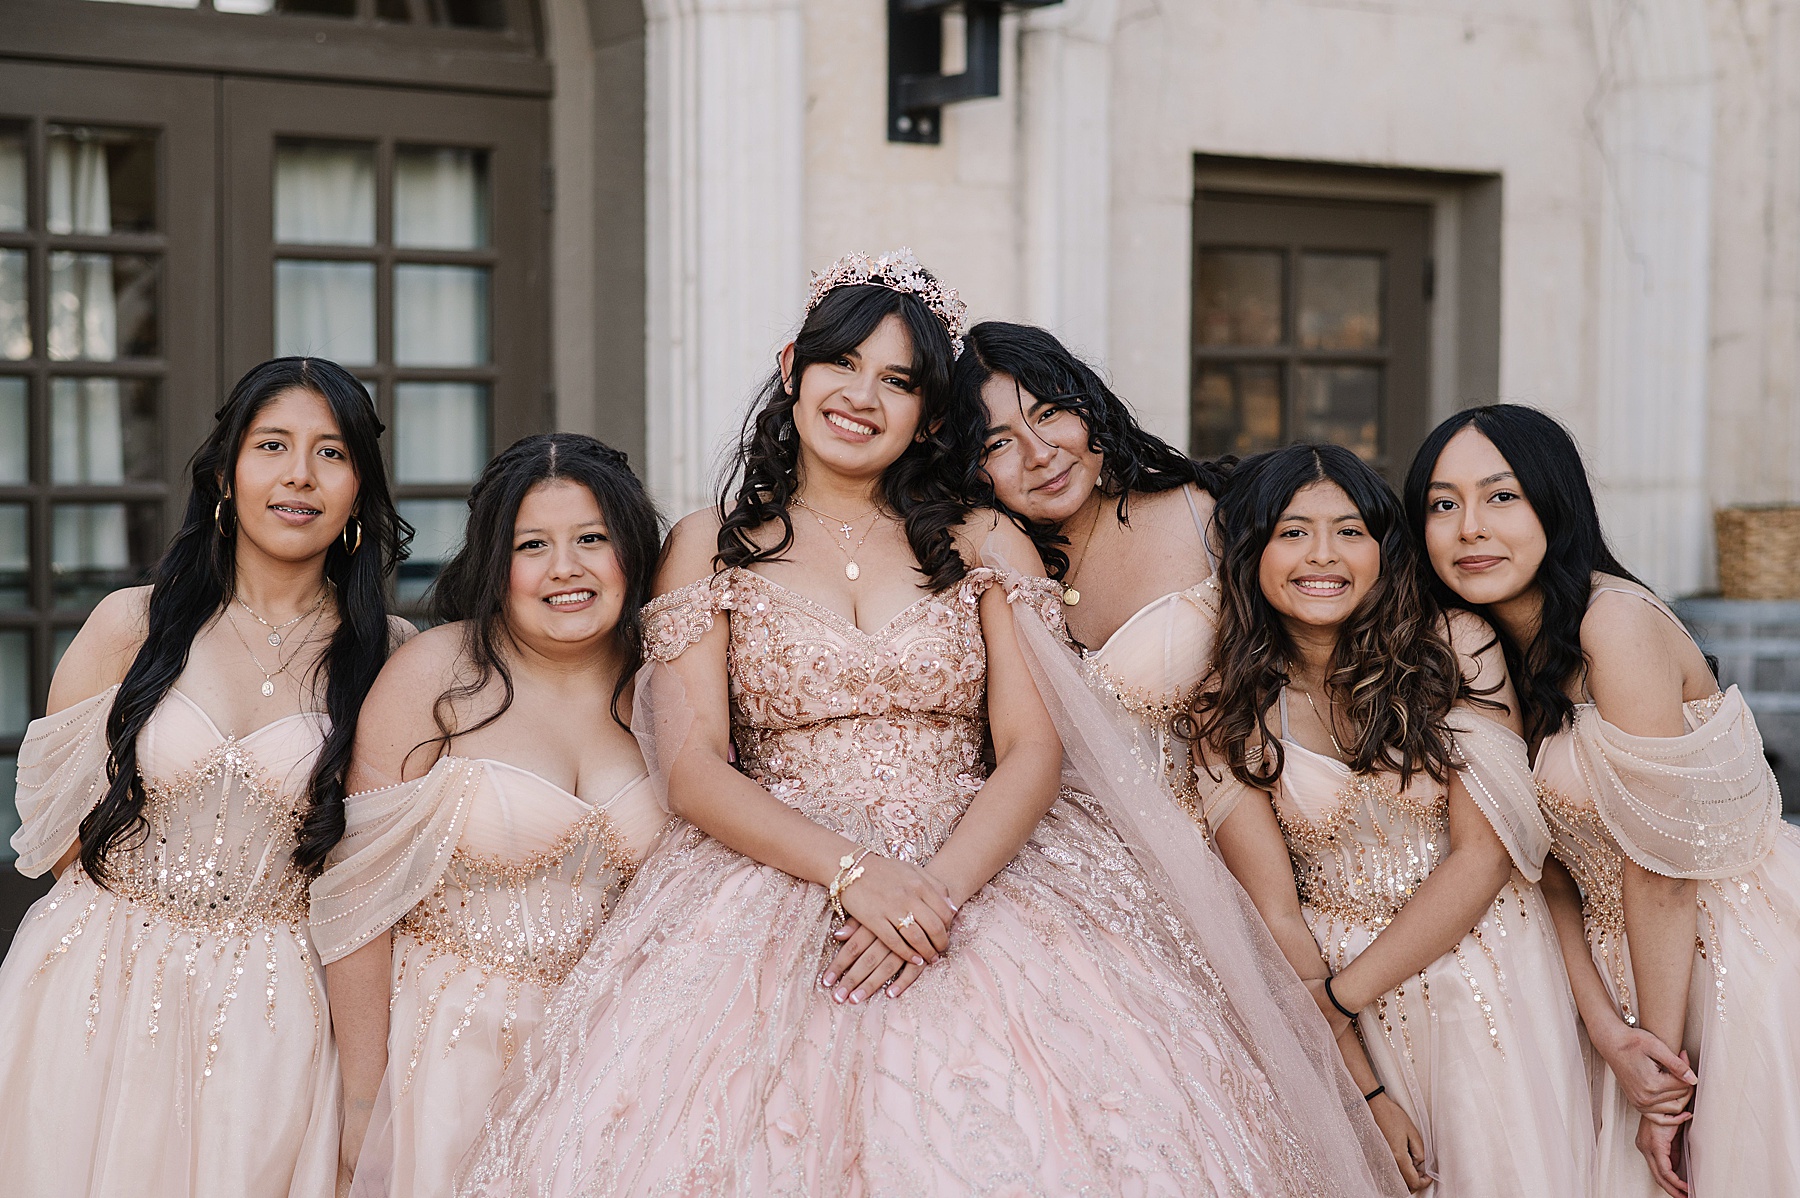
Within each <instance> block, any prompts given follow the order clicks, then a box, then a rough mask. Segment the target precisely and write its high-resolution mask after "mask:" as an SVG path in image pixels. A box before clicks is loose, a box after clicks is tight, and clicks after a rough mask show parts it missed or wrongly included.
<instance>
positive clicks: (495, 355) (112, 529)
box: [0, 0, 551, 948]
mask: <svg viewBox="0 0 1800 1198" xmlns="http://www.w3.org/2000/svg"><path fill="white" fill-rule="evenodd" d="M542 41H543V39H542V34H541V27H540V20H539V14H538V12H537V10H536V8H535V4H534V3H533V0H155V2H154V3H143V2H131V0H126V2H103V0H10V2H9V4H8V14H7V20H6V21H5V22H0V63H4V65H0V865H5V864H8V863H9V862H10V856H9V854H8V850H7V849H5V848H4V839H5V837H6V836H8V835H10V832H11V830H12V829H11V821H12V819H13V817H14V811H13V803H12V793H11V791H12V785H13V773H14V760H15V757H16V753H17V750H18V746H19V743H20V738H21V736H22V734H23V732H24V730H25V725H26V723H27V721H28V720H29V719H30V718H32V717H33V716H35V715H37V714H39V713H41V712H42V711H43V704H44V697H45V695H46V693H47V691H48V689H49V683H50V677H51V674H52V672H53V671H54V669H55V665H56V661H57V659H58V657H59V656H60V654H61V651H62V649H63V648H65V647H66V646H67V644H68V642H69V640H70V639H71V638H72V637H73V635H74V632H75V630H76V629H77V628H79V627H80V624H81V621H82V619H83V618H84V617H85V615H86V613H87V612H88V611H89V610H90V609H91V607H92V605H93V603H94V602H95V601H97V600H98V598H99V597H100V596H101V595H103V594H105V593H106V592H107V591H108V590H111V589H113V588H115V587H118V586H124V585H129V584H131V583H133V582H135V581H138V580H139V579H141V577H142V576H143V572H144V570H145V569H146V567H147V566H148V565H149V564H150V563H151V562H152V561H154V560H155V558H156V556H157V555H158V554H159V553H160V552H161V549H162V546H163V544H164V542H165V541H166V539H167V537H168V535H169V533H170V532H171V531H172V529H173V526H174V521H175V520H176V519H177V518H178V516H179V512H180V509H181V504H182V503H183V501H184V498H185V496H184V490H185V488H184V485H183V474H184V466H185V463H186V459H187V456H188V454H189V453H190V452H191V451H192V449H193V447H194V445H195V444H196V443H197V441H198V440H199V438H200V437H201V436H202V435H203V434H204V431H205V429H206V428H207V427H208V425H209V423H210V420H211V414H212V411H213V409H214V408H215V407H216V406H217V404H218V402H219V400H220V398H221V397H222V395H223V394H224V390H225V388H227V387H228V386H229V385H230V383H231V382H232V381H233V380H234V379H235V378H236V377H237V376H238V375H239V374H241V373H242V372H243V370H245V369H246V368H247V367H249V366H250V365H253V364H254V363H256V362H258V361H260V360H262V359H264V358H267V357H270V356H272V355H274V354H277V353H312V354H318V355H321V356H325V357H330V358H334V359H336V360H338V361H340V362H342V363H344V364H345V365H347V366H349V367H351V368H352V369H353V370H354V371H355V372H356V373H357V374H358V375H359V377H361V378H362V379H363V380H364V382H365V383H366V384H367V386H368V388H369V392H370V396H371V399H372V400H373V401H374V402H375V404H376V405H377V407H378V409H379V411H380V412H381V415H382V419H383V421H384V422H385V423H386V424H387V426H388V435H387V438H386V449H387V453H388V461H389V466H390V469H391V471H392V473H393V477H394V479H395V482H396V490H397V493H398V496H399V498H400V502H401V505H402V509H403V511H404V513H405V514H406V516H407V517H408V518H409V519H410V520H411V521H412V522H413V523H414V524H415V525H416V526H417V527H418V529H419V536H418V539H417V541H416V543H415V555H414V559H413V562H412V563H410V564H409V565H408V567H407V568H406V569H405V570H404V571H403V574H402V576H401V577H400V578H399V579H398V580H397V584H396V586H397V598H398V599H399V601H400V602H401V604H402V605H403V606H404V605H407V604H410V603H413V602H415V601H416V600H417V599H418V598H419V596H420V595H421V594H422V592H423V591H424V589H425V587H426V586H427V585H428V584H429V581H430V579H431V577H432V576H433V574H434V573H435V570H436V567H437V565H438V563H440V562H441V561H442V560H444V558H445V557H446V556H447V554H448V553H449V552H450V551H451V550H452V549H453V548H454V546H455V544H456V542H457V540H458V539H459V537H460V535H461V525H462V512H463V498H464V496H465V494H466V492H467V488H468V485H469V483H470V482H472V481H473V479H474V477H475V475H476V473H477V472H478V471H479V470H480V468H481V466H482V464H483V463H484V462H485V461H486V460H487V458H488V456H489V455H490V454H491V453H492V451H493V450H494V449H495V448H496V447H498V446H503V445H505V444H506V443H507V442H509V441H510V440H512V439H513V438H515V437H517V436H520V435H522V434H524V433H526V432H530V431H534V430H537V429H541V428H544V427H547V425H548V423H549V419H550V414H549V412H548V409H547V397H548V395H549V334H548V329H549V327H550V319H549V282H548V246H547V227H548V218H547V210H548V206H549V188H550V170H549V159H548V153H549V151H548V129H547V126H548V114H549V95H550V78H551V77H550V69H549V66H548V64H547V63H546V62H545V61H544V57H543V53H542V49H543V47H542ZM39 889H40V887H38V886H37V885H36V884H29V883H27V884H21V880H20V879H19V878H18V877H17V875H16V874H14V873H13V872H12V871H11V870H10V868H5V869H0V948H3V947H4V944H5V942H6V941H8V940H10V936H11V931H12V927H13V926H14V924H15V923H16V920H17V918H18V915H19V914H20V913H21V912H22V910H23V904H24V903H25V902H28V901H29V899H30V898H31V897H32V896H33V895H34V894H35V893H37V891H38V890H39Z"/></svg>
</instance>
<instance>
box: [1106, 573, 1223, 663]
mask: <svg viewBox="0 0 1800 1198" xmlns="http://www.w3.org/2000/svg"><path fill="white" fill-rule="evenodd" d="M1211 581H1212V576H1211V575H1208V576H1207V577H1205V578H1203V579H1201V580H1200V581H1199V582H1196V583H1195V584H1194V585H1193V586H1191V587H1183V588H1182V589H1181V590H1179V591H1170V592H1168V593H1167V594H1164V595H1158V596H1157V597H1156V598H1154V599H1152V600H1150V602H1148V603H1146V604H1144V606H1142V607H1140V608H1138V609H1137V610H1136V611H1134V612H1132V613H1131V614H1130V615H1129V616H1126V617H1125V622H1124V623H1123V624H1121V625H1119V626H1118V627H1117V628H1115V629H1113V630H1112V635H1111V636H1109V637H1107V638H1106V639H1105V640H1103V641H1101V642H1100V647H1099V648H1097V649H1089V650H1088V651H1087V656H1088V657H1090V658H1096V659H1097V658H1099V657H1100V656H1101V655H1102V654H1103V653H1105V652H1106V651H1107V649H1109V648H1110V647H1111V646H1112V643H1113V642H1114V641H1116V640H1118V639H1119V637H1120V635H1121V634H1123V633H1124V631H1125V630H1126V629H1127V628H1130V627H1131V626H1132V625H1133V624H1135V623H1137V621H1138V619H1139V617H1141V616H1144V615H1147V614H1148V613H1149V611H1150V609H1151V608H1153V607H1155V606H1157V605H1158V604H1160V603H1166V602H1167V601H1169V600H1170V599H1180V598H1182V597H1184V596H1187V595H1191V594H1193V593H1194V592H1195V591H1197V590H1199V589H1200V588H1201V587H1203V586H1205V585H1206V584H1207V583H1209V582H1211Z"/></svg>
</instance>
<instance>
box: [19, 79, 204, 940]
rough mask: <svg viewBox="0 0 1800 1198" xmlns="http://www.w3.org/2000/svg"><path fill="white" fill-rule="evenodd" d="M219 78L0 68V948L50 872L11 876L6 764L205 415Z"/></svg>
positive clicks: (146, 556) (147, 537)
mask: <svg viewBox="0 0 1800 1198" xmlns="http://www.w3.org/2000/svg"><path fill="white" fill-rule="evenodd" d="M215 100H216V85H215V83H214V81H212V80H210V79H204V78H194V77H182V76H174V75H167V74H149V73H143V72H133V71H119V70H96V69H89V68H84V67H65V66H49V65H43V64H33V63H19V62H12V63H8V64H7V66H6V68H5V69H4V70H0V947H3V946H4V945H5V943H6V941H7V940H8V939H9V938H10V935H11V931H12V927H13V925H14V924H15V923H16V921H17V918H18V916H19V914H20V913H21V912H22V911H23V904H24V903H25V902H27V901H29V898H30V897H32V896H33V895H34V894H35V893H36V891H37V890H38V889H42V888H43V886H44V884H45V883H43V882H27V881H26V880H24V879H22V878H20V877H19V875H18V874H16V873H14V872H13V871H12V869H11V868H10V863H11V861H12V851H11V848H10V847H9V846H8V845H7V843H6V841H7V839H8V838H10V836H11V834H12V832H13V830H14V828H15V827H16V826H17V825H16V820H17V816H16V812H15V811H14V808H13V803H12V797H13V795H12V791H13V775H14V765H15V762H16V759H17V753H18V748H19V741H20V738H21V736H22V735H23V733H24V731H25V725H26V723H27V722H28V721H29V720H30V719H31V718H32V717H33V716H35V715H37V714H39V713H40V712H42V711H43V710H44V702H45V696H46V694H47V693H48V691H49V689H50V677H51V674H52V672H53V671H54V669H55V667H56V662H57V660H58V659H59V658H60V657H61V655H62V651H63V649H65V648H66V647H67V646H68V644H69V642H70V640H72V639H73V637H74V635H75V631H76V630H77V629H78V628H79V627H80V626H81V622H82V620H83V619H84V618H86V616H87V613H88V612H89V611H90V610H91V609H92V607H93V605H94V604H95V603H96V602H97V601H98V600H99V599H100V597H101V596H103V595H104V594H106V592H108V591H110V590H113V589H115V588H117V587H121V586H128V585H131V584H132V583H135V582H140V581H142V580H143V576H144V573H145V570H146V569H147V568H148V567H149V565H150V564H151V563H152V562H153V561H155V559H156V558H157V557H158V556H160V554H161V552H162V547H163V542H164V540H165V538H166V537H167V536H168V535H169V532H170V530H171V529H172V528H173V527H174V525H175V522H176V521H177V520H178V518H179V514H180V504H181V502H182V501H183V499H184V498H185V490H186V488H185V487H184V486H183V485H182V470H183V465H184V462H185V460H186V457H187V455H188V454H189V453H190V452H192V450H193V447H194V445H195V443H196V442H197V441H198V439H199V437H200V436H201V434H202V433H203V431H204V430H205V428H206V426H207V425H208V423H209V416H210V414H211V405H212V399H213V392H214V387H215V379H216V375H215V370H216V366H217V362H216V359H217V343H216V341H215V339H214V330H215V328H216V326H215V325H214V323H213V322H211V321H192V320H188V321H183V320H177V319H172V314H173V313H184V312H209V311H211V310H212V308H213V306H214V303H215V300H214V291H213V287H214V278H215V257H214V251H213V247H214V244H215V237H216V224H215V212H216V205H215V200H214V193H213V191H212V190H211V188H210V187H209V186H205V185H202V186H199V187H191V188H190V187H188V186H187V185H186V183H185V181H188V180H196V179H197V180H202V181H206V180H210V179H211V177H212V162H213V158H214V154H215V145H216V138H215V130H214V112H215V111H216V109H215Z"/></svg>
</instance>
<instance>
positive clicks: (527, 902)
mask: <svg viewBox="0 0 1800 1198" xmlns="http://www.w3.org/2000/svg"><path fill="white" fill-rule="evenodd" d="M658 531H659V530H658V528H657V517H656V509H655V507H654V506H653V505H652V504H651V502H650V499H649V497H648V496H646V495H645V494H644V489H643V487H642V486H641V485H640V484H639V482H638V480H637V478H636V476H634V475H633V474H632V473H631V469H630V467H629V466H628V465H627V464H626V462H625V458H624V455H622V454H620V453H619V452H617V451H616V450H613V449H610V448H608V447H607V446H605V445H603V444H601V443H600V442H599V441H596V440H594V439H593V438H592V437H585V436H581V435H579V434H576V433H550V434H544V435H540V436H534V437H527V438H525V439H524V440H522V441H519V442H518V443H516V444H514V445H513V446H512V447H511V448H510V449H508V450H506V451H505V452H504V453H502V454H500V456H498V457H496V458H495V459H494V460H493V461H492V462H490V463H488V466H487V469H485V470H484V471H483V472H482V475H481V478H480V479H479V480H478V481H477V482H476V484H475V487H474V489H473V490H472V491H471V492H470V494H469V521H468V531H467V534H466V536H465V538H464V543H463V547H462V549H461V550H459V551H458V553H457V555H456V557H455V558H454V559H452V560H451V562H450V563H449V564H448V565H446V566H445V568H444V572H443V574H442V575H441V576H440V577H439V578H438V581H437V585H436V588H435V590H434V592H433V605H432V606H433V615H434V616H435V617H436V618H437V620H438V621H439V622H438V623H437V624H436V626H435V627H433V628H431V629H430V630H429V631H426V632H424V633H421V634H420V635H419V636H417V637H415V638H414V639H413V640H412V641H411V642H410V643H408V644H407V645H406V647H405V648H403V649H401V650H400V651H399V652H398V653H396V654H395V655H394V657H393V659H392V660H390V661H389V662H388V664H387V667H386V668H385V669H384V670H383V671H382V673H381V677H380V678H379V679H378V680H377V681H376V683H375V687H374V689H373V690H371V691H370V692H369V703H368V712H367V714H366V715H365V717H364V719H363V721H362V724H361V727H360V728H359V730H358V732H357V742H356V753H355V756H354V757H353V758H352V762H351V773H350V780H351V785H352V787H355V788H357V790H356V793H354V794H352V795H351V796H350V798H349V800H348V802H347V806H348V821H349V824H348V828H347V830H346V831H345V833H344V838H343V840H341V841H340V842H339V843H338V847H337V849H336V850H334V852H333V854H332V860H333V864H332V866H331V867H330V868H329V869H328V870H326V872H325V874H324V875H323V876H322V877H320V878H319V879H318V880H317V881H315V882H314V883H313V886H312V902H313V907H312V928H313V937H314V940H315V942H316V943H317V945H318V949H319V955H320V956H321V957H322V958H323V959H324V961H325V978H326V983H327V985H328V987H329V990H330V995H331V1020H332V1024H333V1026H334V1027H335V1028H336V1031H337V1042H338V1056H339V1060H340V1062H341V1066H342V1071H343V1084H344V1110H345V1120H344V1136H343V1144H342V1148H341V1150H340V1159H341V1160H342V1162H343V1171H344V1174H345V1176H346V1177H347V1176H349V1174H350V1171H351V1170H352V1169H354V1174H355V1176H354V1185H353V1186H352V1188H351V1193H352V1195H354V1196H356V1198H362V1196H364V1195H368V1196H370V1198H373V1196H376V1195H395V1196H401V1195H405V1196H409V1198H410V1196H418V1198H425V1196H428V1195H429V1196H437V1195H443V1194H446V1193H448V1192H449V1189H450V1185H451V1182H452V1180H453V1178H454V1175H455V1171H456V1166H457V1163H458V1162H459V1161H460V1160H461V1159H462V1156H463V1154H464V1153H465V1152H467V1151H468V1149H469V1146H470V1145H471V1144H472V1143H473V1142H474V1140H475V1138H476V1136H477V1135H478V1134H479V1133H480V1131H481V1120H482V1115H483V1113H484V1112H485V1111H486V1109H487V1103H488V1099H490V1098H491V1097H493V1094H494V1092H495V1090H496V1089H498V1087H499V1085H500V1079H501V1077H502V1075H503V1074H504V1072H505V1070H506V1067H507V1065H508V1064H509V1063H510V1061H511V1059H512V1057H513V1055H514V1053H515V1052H516V1051H517V1049H518V1046H519V1044H521V1043H522V1042H524V1041H525V1039H527V1038H528V1037H529V1036H530V1035H531V1033H532V1032H533V1031H534V1030H535V1029H536V1027H537V1023H538V1021H539V1019H540V1018H541V1017H542V1015H543V1011H544V1004H545V1002H546V1000H547V999H548V998H549V996H550V994H551V993H552V992H553V991H554V990H555V989H556V987H557V986H558V985H560V984H561V983H562V980H563V979H564V978H565V977H566V976H567V975H568V973H569V971H570V970H571V969H572V968H574V966H575V963H576V962H577V961H579V960H580V959H581V956H582V954H583V953H584V952H586V951H587V947H588V944H589V942H590V941H591V940H592V939H593V935H594V930H595V929H596V928H598V927H599V926H600V924H601V923H602V922H604V921H605V919H606V917H607V914H608V913H609V912H610V910H611V909H612V906H613V904H614V902H615V901H616V900H617V898H618V894H619V891H620V890H621V889H622V888H623V887H624V886H625V885H626V884H627V883H628V882H629V881H630V879H631V875H632V873H633V871H635V870H636V868H637V864H638V862H639V861H641V860H643V858H644V854H645V853H646V851H647V850H648V849H649V847H650V845H651V844H652V843H653V842H654V840H655V838H656V835H657V833H658V832H659V831H660V830H661V828H662V826H663V824H664V823H665V822H666V821H667V819H668V816H667V814H666V813H665V812H664V811H663V809H662V806H661V804H659V803H658V802H657V801H656V798H655V796H654V795H653V793H652V791H651V787H650V780H649V777H648V776H647V775H646V773H645V771H644V762H643V758H642V756H641V755H640V754H639V753H638V748H637V742H636V741H634V740H633V739H632V736H631V731H630V728H629V726H628V724H627V723H626V718H627V717H626V714H625V712H624V706H623V705H624V701H625V696H626V691H627V687H628V685H629V683H630V681H631V678H632V675H633V673H634V672H635V671H636V669H637V666H638V663H639V661H640V654H641V641H640V624H639V619H638V617H639V612H640V611H641V609H642V608H643V606H644V603H645V602H646V601H647V600H648V599H649V597H650V583H651V576H652V574H653V573H654V571H655V569H656V555H657V548H658Z"/></svg>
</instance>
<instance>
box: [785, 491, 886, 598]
mask: <svg viewBox="0 0 1800 1198" xmlns="http://www.w3.org/2000/svg"><path fill="white" fill-rule="evenodd" d="M794 502H795V503H796V504H798V505H799V506H801V507H803V508H805V509H806V510H807V511H809V512H811V513H812V518H813V519H814V520H817V521H818V522H819V527H820V528H822V529H824V530H825V531H826V532H827V533H829V532H830V531H831V525H830V524H827V523H825V517H826V515H827V514H828V513H825V512H821V511H820V510H819V509H818V508H816V507H814V506H813V505H812V504H810V503H808V502H806V500H804V499H801V498H799V497H795V499H794ZM878 506H879V505H877V507H878ZM876 510H877V508H876V507H872V508H870V509H869V510H868V511H867V512H864V513H863V514H862V516H858V517H857V519H858V520H861V519H862V518H863V516H867V515H869V514H871V513H873V512H875V511H876ZM831 519H832V521H833V523H835V524H836V525H837V526H838V531H839V532H841V533H843V534H844V540H845V541H848V540H849V539H850V534H851V533H852V532H855V531H856V528H855V526H854V525H853V524H852V523H851V522H850V521H848V520H839V519H838V518H837V517H836V516H832V517H831ZM878 523H879V521H876V520H871V521H869V527H868V530H867V531H865V532H864V533H863V535H862V537H861V539H860V540H858V541H857V542H856V547H855V548H854V549H846V548H844V546H842V545H838V542H837V538H836V537H833V538H832V539H831V543H832V544H833V545H837V550H838V552H839V553H841V554H843V555H844V559H845V560H844V577H845V578H848V579H849V580H850V581H851V582H855V581H856V580H857V579H858V578H861V577H862V567H861V566H859V565H857V564H856V555H857V554H858V553H861V552H862V547H863V541H866V540H868V539H869V533H872V532H874V531H875V525H876V524H878Z"/></svg>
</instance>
